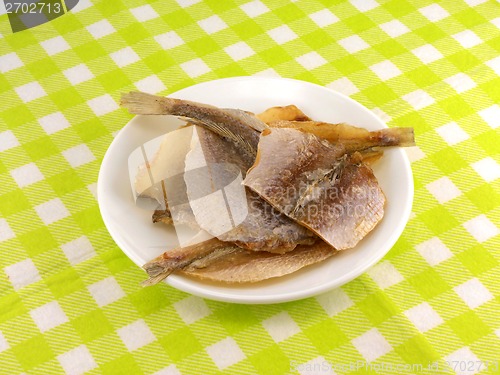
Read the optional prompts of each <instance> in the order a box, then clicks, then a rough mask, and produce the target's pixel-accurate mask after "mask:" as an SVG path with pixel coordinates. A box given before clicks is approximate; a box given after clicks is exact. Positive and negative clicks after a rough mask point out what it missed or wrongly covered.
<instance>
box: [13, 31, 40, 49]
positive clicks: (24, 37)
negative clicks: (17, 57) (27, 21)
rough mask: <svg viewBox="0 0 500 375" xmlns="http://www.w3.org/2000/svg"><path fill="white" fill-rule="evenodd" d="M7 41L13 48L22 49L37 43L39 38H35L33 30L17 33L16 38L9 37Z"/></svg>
mask: <svg viewBox="0 0 500 375" xmlns="http://www.w3.org/2000/svg"><path fill="white" fill-rule="evenodd" d="M7 42H8V43H9V45H10V46H11V48H12V49H13V50H15V51H16V50H17V51H19V50H22V49H23V48H26V47H28V46H30V45H32V44H37V43H38V40H37V39H36V38H35V35H34V34H33V33H31V32H29V31H28V32H26V31H25V32H22V33H17V34H16V37H15V38H8V39H7Z"/></svg>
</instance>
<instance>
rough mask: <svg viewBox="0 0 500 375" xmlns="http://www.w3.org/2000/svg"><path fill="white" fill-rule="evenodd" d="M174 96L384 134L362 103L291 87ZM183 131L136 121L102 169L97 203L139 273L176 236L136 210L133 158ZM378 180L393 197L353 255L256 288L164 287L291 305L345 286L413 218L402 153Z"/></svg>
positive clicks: (391, 156) (217, 86)
mask: <svg viewBox="0 0 500 375" xmlns="http://www.w3.org/2000/svg"><path fill="white" fill-rule="evenodd" d="M171 96H172V97H175V98H181V99H189V100H192V101H198V102H202V103H208V104H212V105H215V106H219V107H225V108H239V109H243V110H246V111H252V112H254V113H259V112H261V111H263V110H265V109H266V108H269V107H272V106H279V105H288V104H295V105H296V106H297V107H299V108H300V109H302V110H303V111H304V112H305V113H306V114H307V115H308V116H310V117H311V118H313V119H314V120H318V121H325V122H331V123H338V122H346V123H349V124H353V125H356V126H359V127H364V128H366V129H369V130H376V129H380V128H384V127H386V125H385V124H384V122H383V121H382V120H380V119H379V118H378V117H377V116H375V115H374V114H373V113H372V112H371V111H369V110H368V109H367V108H365V107H363V106H362V105H361V104H359V103H357V102H356V101H354V100H352V99H350V98H348V97H346V96H344V95H342V94H339V93H337V92H335V91H332V90H329V89H327V88H325V87H322V86H318V85H315V84H312V83H308V82H303V81H297V80H292V79H281V78H261V77H258V78H257V77H234V78H226V79H220V80H216V81H210V82H205V83H201V84H198V85H195V86H191V87H188V88H185V89H183V90H181V91H178V92H176V93H174V94H172V95H171ZM179 124H182V122H181V121H179V120H178V119H176V118H174V117H171V116H136V117H134V118H133V119H132V120H131V121H130V122H129V123H128V124H127V125H125V127H124V128H123V129H122V130H121V131H120V132H119V133H118V135H117V136H116V138H115V139H114V141H113V142H112V144H111V146H110V147H109V149H108V151H107V152H106V155H105V157H104V160H103V162H102V166H101V170H100V173H99V180H98V200H99V208H100V210H101V214H102V217H103V219H104V223H105V224H106V227H107V228H108V230H109V233H110V234H111V236H112V237H113V239H114V240H115V242H116V243H117V244H118V246H119V247H120V248H121V249H122V250H123V252H124V253H125V254H126V255H127V256H128V257H129V258H130V259H132V261H134V262H135V263H136V264H137V265H138V266H142V265H143V264H144V263H146V262H147V261H149V260H151V259H153V258H155V257H156V256H158V255H160V254H161V253H163V252H164V251H165V250H167V249H169V248H172V247H173V246H175V243H176V236H175V233H174V231H173V229H171V228H168V227H167V226H165V225H161V224H153V223H152V222H151V211H146V210H144V209H141V208H139V207H137V206H136V205H135V203H134V198H133V195H132V190H131V188H130V180H129V176H128V166H127V162H128V157H129V155H130V154H131V152H132V151H133V150H134V149H136V148H137V147H140V146H141V145H142V144H143V143H145V142H147V141H149V140H151V139H153V138H155V137H158V136H160V135H162V134H165V133H166V132H167V131H169V130H172V129H174V128H176V127H178V126H179ZM374 172H375V175H376V176H377V178H378V180H379V183H380V185H381V187H382V189H383V191H384V193H385V195H386V196H387V205H386V212H385V216H384V218H383V220H382V221H381V222H380V223H379V225H378V226H377V227H376V228H375V229H374V230H373V231H372V232H371V233H370V234H369V235H368V236H367V237H365V238H364V239H363V240H362V241H361V242H360V243H359V244H358V246H356V247H355V248H353V249H350V250H345V251H343V252H341V253H340V254H338V255H335V256H333V257H332V258H330V259H328V260H327V261H324V262H322V263H320V264H316V265H313V266H310V267H306V268H304V269H302V270H300V271H298V272H296V273H293V274H291V275H287V276H284V277H281V278H276V279H271V280H267V281H263V282H259V283H255V284H245V285H229V284H227V285H226V284H216V283H211V282H204V281H199V280H195V279H192V278H189V277H185V276H180V275H170V276H169V277H168V278H167V279H166V282H167V283H168V284H170V285H171V286H173V287H175V288H177V289H180V290H183V291H185V292H188V293H191V294H195V295H198V296H201V297H205V298H209V299H214V300H220V301H228V302H236V303H277V302H285V301H292V300H297V299H301V298H306V297H310V296H313V295H316V294H319V293H322V292H325V291H327V290H329V289H332V288H335V287H338V286H340V285H343V284H345V283H347V282H348V281H350V280H352V279H354V278H355V277H357V276H359V275H360V274H362V273H363V272H364V271H366V270H367V269H368V268H369V267H371V266H372V265H374V264H375V263H376V262H378V261H379V260H380V259H381V258H382V257H383V256H384V255H385V254H386V253H387V252H388V251H389V250H390V249H391V247H392V246H393V245H394V243H395V242H396V240H397V239H398V238H399V236H400V235H401V233H402V231H403V229H404V227H405V225H406V223H407V221H408V218H409V215H410V211H411V205H412V201H413V177H412V173H411V168H410V163H409V161H408V158H407V156H406V153H405V152H404V150H402V149H398V148H394V149H391V150H387V151H385V154H384V157H383V158H382V159H381V160H380V161H379V162H378V163H376V165H375V167H374ZM144 278H145V279H146V274H144Z"/></svg>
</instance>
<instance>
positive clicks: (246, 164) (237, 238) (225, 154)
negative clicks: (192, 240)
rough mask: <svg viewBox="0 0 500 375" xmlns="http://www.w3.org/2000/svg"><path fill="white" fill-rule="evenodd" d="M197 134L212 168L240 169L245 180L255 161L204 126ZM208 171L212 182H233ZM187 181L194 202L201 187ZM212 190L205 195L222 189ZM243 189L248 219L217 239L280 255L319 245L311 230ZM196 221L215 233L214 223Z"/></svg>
mask: <svg viewBox="0 0 500 375" xmlns="http://www.w3.org/2000/svg"><path fill="white" fill-rule="evenodd" d="M196 131H197V135H198V139H199V142H200V146H201V148H202V150H203V156H204V160H205V162H206V163H207V165H208V166H209V167H210V166H221V165H222V166H227V167H224V170H225V171H226V170H227V169H228V168H229V167H234V168H237V169H238V170H239V172H240V173H241V175H242V177H243V178H244V177H245V175H246V172H247V170H248V168H250V166H251V165H252V162H251V161H250V160H248V158H246V157H245V155H243V154H241V153H239V152H238V150H237V149H236V147H235V145H234V144H233V143H232V142H230V141H228V140H227V139H224V138H222V137H220V136H219V135H217V134H215V133H214V132H212V131H210V130H207V129H205V128H202V127H198V126H197V127H196ZM189 156H190V155H189V154H188V155H187V158H186V160H188V158H189ZM207 170H208V171H210V173H212V175H211V179H212V180H213V181H217V184H222V185H226V184H227V183H229V182H230V181H225V179H226V178H227V177H226V176H224V175H221V174H217V168H213V167H212V168H207ZM216 174H217V175H216ZM185 181H186V187H187V194H188V197H190V199H191V200H193V199H195V198H196V195H195V194H193V192H195V191H196V190H197V189H198V188H199V186H198V184H197V181H192V182H191V183H190V181H189V180H185ZM209 188H210V191H208V192H207V191H205V192H204V193H205V194H203V195H205V196H208V195H210V194H212V193H214V192H216V191H217V190H218V186H216V185H210V186H209ZM243 188H244V189H245V193H246V200H245V202H241V204H246V206H247V207H248V213H247V215H246V217H245V219H244V220H243V222H242V223H241V224H239V225H237V226H236V227H234V228H232V229H230V230H228V231H226V232H225V233H222V234H219V235H217V238H219V239H220V240H222V241H228V242H233V243H235V244H237V245H238V246H240V247H242V248H245V249H249V250H265V251H270V252H276V253H284V252H287V251H290V250H292V249H294V248H295V246H297V244H312V243H314V242H315V240H316V236H315V235H314V234H313V233H312V232H311V231H309V230H308V229H307V228H305V227H303V226H301V225H299V224H297V223H296V222H294V221H293V220H292V219H290V218H288V217H287V216H286V215H283V214H282V213H280V212H279V211H278V210H276V209H274V208H273V207H272V206H271V205H270V204H269V203H268V202H266V201H265V200H263V199H262V198H261V197H260V196H259V195H258V194H257V193H255V192H254V191H252V190H251V189H249V188H246V187H243ZM195 216H196V215H195ZM196 219H197V222H198V225H199V226H200V227H201V228H202V229H204V230H206V231H207V232H209V233H210V232H211V231H210V230H209V229H208V225H209V224H210V223H206V224H207V225H204V223H203V221H202V220H203V219H202V218H200V217H196Z"/></svg>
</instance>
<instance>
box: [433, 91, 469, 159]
mask: <svg viewBox="0 0 500 375" xmlns="http://www.w3.org/2000/svg"><path fill="white" fill-rule="evenodd" d="M438 104H439V106H440V107H441V108H443V109H444V111H445V112H446V113H448V114H449V115H450V116H451V117H452V118H454V119H460V118H462V117H465V116H467V115H470V114H471V113H474V111H473V110H472V108H471V106H470V105H469V104H467V102H466V101H465V100H464V99H463V98H462V97H461V96H452V97H450V98H447V99H444V100H441V101H440V102H438ZM440 164H442V163H440Z"/></svg>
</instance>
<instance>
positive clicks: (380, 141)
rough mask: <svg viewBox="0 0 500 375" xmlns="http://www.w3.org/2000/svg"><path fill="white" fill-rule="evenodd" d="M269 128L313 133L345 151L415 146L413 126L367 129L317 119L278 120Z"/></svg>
mask: <svg viewBox="0 0 500 375" xmlns="http://www.w3.org/2000/svg"><path fill="white" fill-rule="evenodd" d="M269 126H270V127H271V128H291V129H297V130H300V131H303V132H305V133H310V134H314V135H316V136H318V137H320V138H321V139H326V140H327V141H329V142H332V143H342V144H343V145H344V147H345V149H346V151H347V152H354V151H362V150H366V149H369V148H373V147H392V146H396V147H409V146H415V133H414V130H413V128H386V129H379V130H374V131H369V130H367V129H364V128H358V127H356V126H352V125H348V124H345V123H339V124H330V123H327V122H319V121H286V120H279V121H274V122H271V123H270V124H269Z"/></svg>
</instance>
